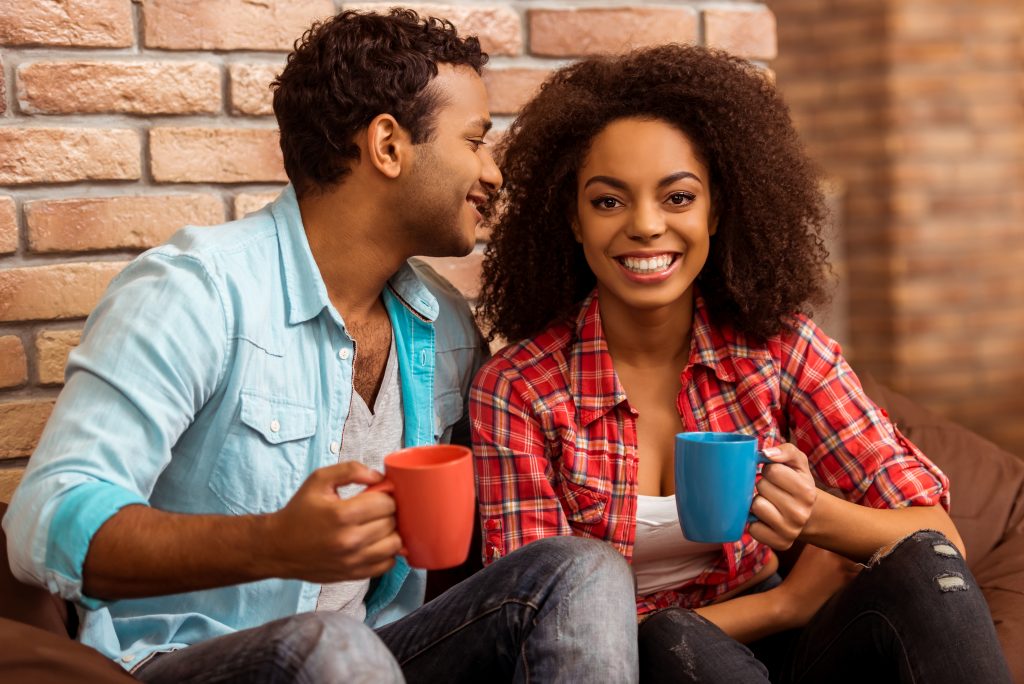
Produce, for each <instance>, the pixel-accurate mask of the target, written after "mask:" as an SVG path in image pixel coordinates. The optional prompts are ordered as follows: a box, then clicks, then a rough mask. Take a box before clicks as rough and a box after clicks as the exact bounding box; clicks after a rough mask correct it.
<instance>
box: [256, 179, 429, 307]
mask: <svg viewBox="0 0 1024 684" xmlns="http://www.w3.org/2000/svg"><path fill="white" fill-rule="evenodd" d="M271 210H272V212H273V215H274V222H275V223H276V225H277V239H278V244H279V245H280V246H281V265H282V269H283V271H284V283H285V299H286V302H287V311H288V323H289V325H296V324H298V323H303V322H305V321H308V320H311V319H313V318H316V317H317V316H318V315H320V312H321V311H323V310H324V309H325V308H328V309H330V308H331V300H330V298H329V297H328V296H327V286H326V285H325V284H324V279H323V277H322V276H321V275H320V269H319V268H318V267H317V265H316V261H315V260H314V259H313V252H312V251H311V250H310V248H309V241H308V240H307V239H306V230H305V227H304V226H303V225H302V215H301V214H300V213H299V202H298V199H297V198H296V196H295V188H294V187H293V186H292V185H290V184H289V185H288V186H287V187H285V189H284V190H282V191H281V194H280V195H279V196H278V198H277V199H276V200H275V201H274V204H273V205H272V208H271ZM388 285H389V286H390V288H391V289H392V291H394V293H395V294H396V295H397V296H398V298H399V299H401V300H402V302H403V303H405V305H406V306H408V307H409V308H410V309H412V310H413V311H414V312H415V313H416V314H417V315H419V316H420V317H422V318H425V319H427V320H429V321H434V320H436V319H437V315H438V311H439V307H438V303H437V299H436V298H435V297H434V295H433V294H432V293H431V292H430V290H428V289H427V287H426V285H424V284H423V283H422V282H421V281H420V279H419V277H418V276H417V275H416V273H415V271H414V270H413V269H412V267H411V266H410V265H409V264H408V263H405V264H402V267H401V268H400V269H398V272H397V273H395V275H393V276H391V278H390V280H389V281H388Z"/></svg>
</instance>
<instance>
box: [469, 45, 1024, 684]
mask: <svg viewBox="0 0 1024 684" xmlns="http://www.w3.org/2000/svg"><path fill="white" fill-rule="evenodd" d="M502 147H503V149H502V155H501V156H502V158H503V169H502V171H503V173H504V176H505V185H504V187H503V189H502V191H501V193H500V194H499V196H498V197H497V198H495V202H496V204H497V205H498V206H501V207H502V213H501V215H500V216H499V217H498V219H497V221H496V225H495V226H494V228H493V234H492V238H491V244H490V247H489V248H488V252H487V257H486V260H485V263H484V284H483V290H482V294H481V312H482V318H483V320H484V323H485V325H486V326H487V327H488V329H489V334H490V336H491V338H492V339H493V338H494V337H495V336H501V337H503V338H505V339H507V340H509V341H512V342H513V344H512V345H510V346H508V347H506V348H505V349H503V350H502V351H501V352H499V353H498V354H497V355H496V356H495V357H494V358H493V359H492V360H491V361H490V362H488V363H487V365H485V366H484V367H483V368H482V369H481V371H480V373H479V374H478V375H477V377H476V379H475V381H474V387H473V391H472V394H471V406H470V412H471V417H472V423H473V440H474V450H475V454H476V467H477V483H478V496H479V501H480V511H481V522H482V528H483V535H484V539H483V541H484V557H485V558H484V562H485V563H488V562H492V561H494V560H495V559H496V558H498V557H500V556H503V555H505V554H507V553H510V552H511V551H513V550H515V549H516V548H518V547H519V546H522V545H524V544H526V543H529V542H531V541H533V540H535V539H540V538H543V537H548V536H554V535H569V534H573V535H579V536H584V537H593V538H597V539H603V540H605V541H607V542H608V543H609V544H611V545H613V546H614V547H615V548H616V549H618V550H619V552H620V553H622V554H623V555H624V556H625V557H626V558H627V560H629V561H630V562H631V563H632V564H633V567H634V572H635V575H636V577H637V582H638V588H637V608H638V612H639V615H640V619H641V625H640V628H639V639H640V653H641V677H642V678H644V679H647V680H650V681H656V680H660V679H664V680H667V681H721V682H745V681H762V682H763V681H766V679H767V677H768V676H769V672H770V676H771V677H772V681H819V680H829V681H842V680H844V679H845V678H848V677H849V678H854V677H855V678H857V679H863V677H864V676H865V669H864V668H865V667H868V666H870V667H871V668H872V673H871V674H872V677H873V678H875V679H882V680H885V681H888V680H894V681H927V682H947V681H948V682H954V681H956V682H963V681H986V682H995V681H1009V674H1008V671H1007V669H1006V666H1005V661H1004V660H1003V658H1002V654H1001V652H1000V650H999V645H998V642H997V640H996V636H995V631H994V629H993V627H992V623H991V617H990V616H989V614H988V611H987V607H986V605H985V602H984V600H983V598H982V596H981V593H980V591H979V590H978V588H977V586H976V585H975V584H974V581H973V578H972V577H971V575H970V572H969V571H968V569H967V566H966V564H965V563H964V560H963V552H964V550H963V543H962V541H961V540H960V536H959V535H958V534H957V531H956V528H955V526H954V525H953V522H952V520H951V519H950V518H949V515H948V513H947V509H948V503H949V494H948V482H947V480H946V478H945V476H944V475H943V474H942V473H941V472H940V471H939V470H938V468H936V467H935V466H934V465H933V464H932V463H931V462H930V461H928V459H927V458H926V457H925V456H924V455H923V454H921V453H920V451H918V449H917V448H916V447H914V445H913V444H911V443H910V442H908V441H907V440H906V439H904V438H903V437H902V436H901V435H900V434H899V432H898V431H896V429H895V427H894V426H893V425H892V424H891V423H890V422H889V421H888V420H887V419H886V417H885V415H884V412H882V411H881V410H880V409H878V408H877V407H876V406H875V405H874V404H873V403H872V402H871V401H870V400H869V399H868V398H867V397H866V396H865V395H864V392H863V390H862V389H861V386H860V383H859V381H858V380H857V378H856V377H855V376H854V374H853V372H852V371H851V370H850V368H849V366H848V365H847V363H846V361H845V360H844V359H843V357H842V355H841V352H840V349H839V346H838V345H837V344H836V343H835V342H834V341H833V340H831V339H829V338H828V337H827V336H826V335H825V334H824V333H823V332H822V331H821V330H820V329H819V328H817V326H815V324H814V323H813V321H812V320H811V319H810V318H809V317H808V316H807V315H806V312H807V311H808V310H809V307H810V305H812V304H814V303H817V302H820V301H822V300H823V299H824V291H825V277H826V272H827V266H826V258H827V254H826V252H825V249H824V247H823V244H822V240H821V230H822V227H823V225H824V224H825V219H826V214H825V209H824V205H823V200H822V197H821V195H820V193H819V190H818V185H817V182H816V179H815V176H814V174H813V173H812V170H811V167H810V164H809V162H808V160H807V159H806V157H805V156H804V154H803V152H802V149H801V146H800V144H799V142H798V139H797V136H796V134H795V132H794V130H793V128H792V125H791V123H790V120H789V116H788V113H787V110H786V107H785V105H784V104H783V103H782V101H781V100H780V99H779V97H778V95H777V94H776V92H775V90H774V88H773V87H772V85H771V84H770V83H769V82H768V81H767V80H766V79H765V78H764V77H763V74H762V73H761V72H759V71H758V70H757V69H756V68H755V67H753V66H751V65H749V64H747V63H745V62H743V61H740V60H738V59H736V58H732V57H729V56H727V55H725V54H723V53H719V52H714V51H709V50H706V49H702V48H695V47H684V46H664V47H659V48H653V49H647V50H641V51H637V52H634V53H632V54H630V55H627V56H625V57H621V58H617V59H611V58H600V59H591V60H587V61H584V62H580V63H577V64H575V65H572V66H569V67H566V68H563V69H561V70H559V71H558V72H556V73H555V74H554V75H553V76H552V77H551V78H549V79H548V81H547V82H546V83H545V84H544V86H543V88H542V89H541V92H540V94H539V95H538V96H537V97H536V99H534V100H533V101H532V102H531V103H529V104H528V105H527V106H526V107H525V108H524V110H523V111H522V113H521V114H520V116H519V117H518V118H517V120H516V121H515V122H514V123H513V125H512V127H511V129H510V131H509V133H508V135H507V137H506V138H505V141H504V142H503V145H502ZM682 430H686V431H701V430H702V431H715V432H743V433H747V434H752V435H756V436H757V437H758V441H759V444H760V446H761V448H763V449H765V451H766V454H767V455H768V456H769V458H770V459H771V461H772V463H770V464H769V465H766V466H765V467H764V469H763V472H762V477H761V478H760V479H759V481H758V484H757V494H756V496H755V498H754V501H753V504H752V505H751V512H752V513H753V514H754V515H755V516H756V518H757V520H756V521H755V522H754V523H752V524H751V525H750V526H749V528H748V530H747V532H745V533H744V535H743V537H742V538H741V539H740V540H739V541H738V542H735V543H729V544H719V545H708V544H697V543H693V542H689V541H687V540H686V539H685V537H684V536H683V534H682V533H681V532H680V531H679V530H678V527H674V528H673V530H674V536H673V537H672V539H671V540H670V541H669V542H667V543H668V549H667V550H666V546H665V544H666V542H665V540H664V538H663V537H658V538H659V540H660V541H658V542H657V544H655V543H654V541H653V540H654V539H655V536H656V535H655V534H654V533H655V532H656V531H657V530H658V529H660V528H661V527H664V524H665V511H666V510H672V509H673V507H672V499H671V497H672V496H673V495H674V479H673V471H674V469H673V461H674V456H673V440H674V435H675V434H676V433H677V432H680V431H682ZM672 525H673V526H675V525H676V523H675V521H672ZM662 531H664V530H662ZM795 541H800V542H805V543H807V544H808V546H807V549H806V550H805V552H804V553H803V554H802V555H801V556H800V558H799V559H798V561H797V562H796V565H795V567H794V568H793V569H792V571H791V572H790V573H789V574H788V575H787V577H786V579H785V580H781V581H780V579H779V575H778V574H777V569H778V559H777V557H776V555H775V551H778V550H784V549H787V548H789V547H790V546H791V545H792V544H793V543H794V542H795ZM837 554H838V555H837ZM846 559H850V560H846ZM851 561H856V562H858V563H864V564H867V565H866V569H864V570H862V571H861V572H860V573H859V574H856V572H855V571H854V570H852V568H853V567H854V563H853V562H851ZM856 567H857V568H859V567H860V566H856ZM854 575H856V577H855V578H854ZM851 578H852V581H851ZM837 590H838V593H836V592H837ZM833 594H835V596H834V597H833ZM830 597H832V598H831V599H830ZM964 635H969V636H970V640H969V642H968V641H965V639H964ZM744 644H749V648H748V647H747V646H745V645H744Z"/></svg>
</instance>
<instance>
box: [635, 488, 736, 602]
mask: <svg viewBox="0 0 1024 684" xmlns="http://www.w3.org/2000/svg"><path fill="white" fill-rule="evenodd" d="M721 555H722V545H721V544H705V543H700V542H692V541H689V540H688V539H687V538H686V537H684V536H683V530H682V528H681V527H680V525H679V516H678V514H677V513H676V497H675V496H644V495H643V494H641V495H639V496H637V502H636V542H635V543H634V545H633V574H634V575H635V576H636V593H637V594H639V595H645V594H653V593H654V592H656V591H664V590H665V589H675V588H677V587H679V586H681V585H683V584H685V583H686V582H688V581H690V580H692V579H693V578H694V577H696V576H698V575H699V574H701V573H702V572H704V571H705V570H707V569H709V568H711V567H713V566H714V565H715V564H716V563H717V562H718V559H719V557H720V556H721Z"/></svg>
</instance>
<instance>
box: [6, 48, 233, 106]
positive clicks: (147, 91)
mask: <svg viewBox="0 0 1024 684" xmlns="http://www.w3.org/2000/svg"><path fill="white" fill-rule="evenodd" d="M83 83H87V84H88V87H87V88H83V87H82V84H83ZM220 90H221V89H220V68H219V67H217V65H215V64H211V63H208V62H91V61H90V62H35V63H31V64H22V65H21V66H19V67H18V99H19V101H20V103H21V109H22V111H24V112H28V113H30V114H76V113H86V114H93V113H106V112H116V113H125V114H212V113H215V112H218V111H220V108H221V104H220Z"/></svg>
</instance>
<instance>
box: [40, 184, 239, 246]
mask: <svg viewBox="0 0 1024 684" xmlns="http://www.w3.org/2000/svg"><path fill="white" fill-rule="evenodd" d="M223 222H224V202H223V201H222V200H221V199H220V197H218V196H216V195H153V196H129V197H88V198H80V199H66V200H36V201H33V202H26V203H25V225H26V226H27V227H28V246H29V250H31V251H33V252H82V251H88V250H97V249H125V248H127V249H145V248H148V247H152V246H154V245H158V244H160V243H161V242H163V241H165V240H166V239H167V238H169V237H170V236H171V235H173V234H174V233H175V232H176V231H177V230H178V229H179V228H181V227H183V226H186V225H197V226H208V225H213V224H216V223H223Z"/></svg>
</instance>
